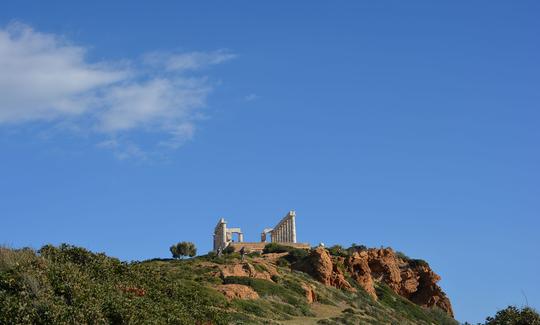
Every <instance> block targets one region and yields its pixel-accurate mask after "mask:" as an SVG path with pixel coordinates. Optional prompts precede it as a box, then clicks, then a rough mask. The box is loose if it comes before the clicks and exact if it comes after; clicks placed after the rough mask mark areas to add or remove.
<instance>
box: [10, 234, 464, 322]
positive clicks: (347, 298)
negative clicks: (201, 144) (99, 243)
mask: <svg viewBox="0 0 540 325" xmlns="http://www.w3.org/2000/svg"><path fill="white" fill-rule="evenodd" d="M439 279H440V277H439V276H438V275H436V274H435V273H434V272H433V270H431V268H430V267H429V265H428V264H427V263H426V262H424V261H422V260H414V259H410V258H408V257H406V256H405V255H404V254H402V253H398V252H395V251H393V250H392V249H390V248H386V249H368V248H365V247H363V246H353V247H351V248H348V249H343V248H341V247H339V246H335V247H332V248H329V249H326V248H322V247H318V248H314V249H311V250H302V249H295V248H290V247H286V246H281V245H277V244H270V245H268V246H267V247H266V248H265V251H264V252H263V253H262V254H260V253H252V254H249V255H247V256H246V257H245V259H244V260H243V261H242V259H241V257H240V255H239V254H238V253H234V252H233V253H229V254H225V255H223V256H216V255H215V254H213V253H210V254H207V255H203V256H198V257H195V258H191V259H186V260H173V259H154V260H147V261H142V262H130V263H127V262H122V261H120V260H118V259H116V258H113V257H108V256H106V255H105V254H103V253H97V254H96V253H92V252H90V251H88V250H86V249H84V248H80V247H74V246H70V245H65V244H64V245H60V246H58V247H55V246H50V245H47V246H44V247H42V248H41V249H39V250H38V251H34V250H31V249H19V250H15V249H8V248H0V324H73V323H77V324H148V323H162V324H457V322H456V321H455V320H454V319H453V318H452V316H453V312H452V307H451V303H450V300H449V299H448V297H447V296H446V295H445V294H444V292H443V291H442V290H441V288H440V287H439V286H438V285H437V284H436V282H437V281H438V280H439Z"/></svg>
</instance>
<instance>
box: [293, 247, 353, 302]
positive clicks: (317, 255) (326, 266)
mask: <svg viewBox="0 0 540 325" xmlns="http://www.w3.org/2000/svg"><path fill="white" fill-rule="evenodd" d="M294 268H295V269H297V270H299V271H302V272H305V273H307V274H309V275H311V276H312V277H313V278H315V279H316V280H317V281H319V282H321V283H322V284H325V285H327V286H332V287H336V288H339V289H344V290H348V291H353V292H354V291H356V289H355V288H354V287H353V286H352V285H351V284H350V283H349V282H348V281H347V280H346V279H345V276H344V275H343V272H342V271H341V270H340V269H339V268H338V267H337V264H336V265H334V262H333V261H332V257H331V256H330V254H329V253H328V251H327V250H326V249H324V248H322V247H319V248H316V249H314V250H312V251H311V253H310V255H309V256H308V258H307V259H306V260H305V261H304V262H302V263H297V264H295V265H294Z"/></svg>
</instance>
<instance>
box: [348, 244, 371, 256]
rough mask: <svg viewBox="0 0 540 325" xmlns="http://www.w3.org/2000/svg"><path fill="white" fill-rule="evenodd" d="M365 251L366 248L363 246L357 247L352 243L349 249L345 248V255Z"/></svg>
mask: <svg viewBox="0 0 540 325" xmlns="http://www.w3.org/2000/svg"><path fill="white" fill-rule="evenodd" d="M367 249H368V248H367V247H366V246H364V245H357V244H355V243H352V244H351V247H349V248H347V253H348V254H349V255H352V254H353V253H355V252H361V251H365V250H367Z"/></svg>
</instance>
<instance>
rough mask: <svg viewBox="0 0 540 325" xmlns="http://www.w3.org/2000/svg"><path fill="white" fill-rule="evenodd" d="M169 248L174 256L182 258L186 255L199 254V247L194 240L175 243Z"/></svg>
mask: <svg viewBox="0 0 540 325" xmlns="http://www.w3.org/2000/svg"><path fill="white" fill-rule="evenodd" d="M169 250H170V251H171V254H172V256H173V258H182V257H184V256H189V257H194V256H195V255H197V247H195V244H193V243H192V242H187V241H183V242H179V243H177V244H175V245H172V246H171V247H170V248H169Z"/></svg>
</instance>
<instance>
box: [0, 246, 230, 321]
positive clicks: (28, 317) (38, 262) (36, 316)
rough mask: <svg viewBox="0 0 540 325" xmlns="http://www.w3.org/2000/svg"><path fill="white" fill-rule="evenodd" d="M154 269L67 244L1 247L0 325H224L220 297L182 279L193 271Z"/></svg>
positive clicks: (197, 283) (224, 317)
mask: <svg viewBox="0 0 540 325" xmlns="http://www.w3.org/2000/svg"><path fill="white" fill-rule="evenodd" d="M152 263H163V262H152ZM175 264H176V263H175ZM152 265H155V264H146V263H125V262H121V261H119V260H118V259H116V258H111V257H107V256H106V255H104V254H96V253H92V252H90V251H88V250H86V249H84V248H80V247H75V246H71V245H66V244H62V245H60V246H58V247H55V246H51V245H47V246H44V247H42V248H41V249H40V250H39V251H38V252H35V251H32V250H15V249H7V248H0V324H127V323H139V324H165V323H174V324H197V323H212V324H228V323H229V321H230V319H229V318H228V313H227V312H226V310H227V308H228V303H227V301H226V299H225V298H224V297H223V296H222V295H221V294H219V293H217V292H216V291H213V290H211V289H209V288H207V287H205V286H204V285H203V284H202V283H199V282H195V281H192V280H188V279H183V278H179V276H180V275H181V276H184V274H186V273H187V275H190V274H192V273H193V272H182V273H177V272H162V270H161V269H160V268H157V267H154V266H152ZM177 267H180V266H177ZM186 267H187V265H186Z"/></svg>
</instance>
